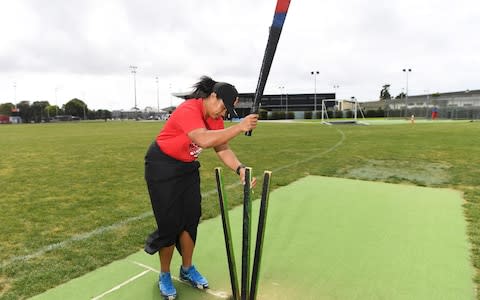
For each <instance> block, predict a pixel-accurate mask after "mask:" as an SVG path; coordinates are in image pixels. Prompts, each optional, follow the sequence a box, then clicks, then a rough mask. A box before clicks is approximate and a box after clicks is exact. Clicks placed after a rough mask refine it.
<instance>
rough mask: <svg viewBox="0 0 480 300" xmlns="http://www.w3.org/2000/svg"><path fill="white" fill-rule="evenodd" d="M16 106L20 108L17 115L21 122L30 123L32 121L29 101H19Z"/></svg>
mask: <svg viewBox="0 0 480 300" xmlns="http://www.w3.org/2000/svg"><path fill="white" fill-rule="evenodd" d="M17 108H18V109H19V110H20V113H19V115H20V118H22V120H23V122H25V123H30V122H31V121H33V111H32V108H31V106H30V101H20V102H19V103H17Z"/></svg>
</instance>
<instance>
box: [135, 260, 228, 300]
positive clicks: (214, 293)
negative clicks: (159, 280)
mask: <svg viewBox="0 0 480 300" xmlns="http://www.w3.org/2000/svg"><path fill="white" fill-rule="evenodd" d="M131 262H132V263H134V264H136V265H137V266H140V267H142V268H145V269H147V271H152V272H155V273H157V274H160V271H158V270H155V269H154V268H152V267H150V266H147V265H145V264H142V263H139V262H137V261H131ZM172 278H173V279H174V280H176V281H178V282H180V283H183V284H185V285H188V286H191V285H190V284H189V283H186V282H184V281H182V280H180V279H179V278H178V277H175V276H172ZM203 290H204V291H205V293H208V294H210V295H212V296H215V297H217V298H221V299H227V298H228V297H229V295H228V294H227V293H226V292H223V291H215V290H212V289H210V288H208V289H203Z"/></svg>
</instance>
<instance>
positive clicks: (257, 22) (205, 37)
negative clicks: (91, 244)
mask: <svg viewBox="0 0 480 300" xmlns="http://www.w3.org/2000/svg"><path fill="white" fill-rule="evenodd" d="M479 3H480V2H478V1H474V0H457V1H453V2H452V1H447V0H403V1H401V0H392V1H384V0H370V1H366V0H343V1H342V0H323V1H315V0H292V2H291V5H290V10H289V13H288V16H287V19H286V22H285V26H284V29H283V32H282V36H281V38H280V43H279V46H278V48H277V53H276V56H275V59H274V62H273V66H272V69H271V72H270V76H269V79H268V83H267V86H266V89H265V93H266V94H270V93H280V90H279V88H278V87H279V86H284V87H285V92H287V93H313V91H314V77H313V76H312V75H311V74H310V71H317V70H318V71H319V72H320V74H319V75H318V76H317V92H319V93H320V92H335V91H336V92H337V98H350V97H351V96H355V97H357V99H359V100H360V101H371V100H376V99H377V98H378V96H379V93H380V89H381V87H382V85H383V84H386V83H388V84H391V94H392V95H397V94H399V93H400V92H401V91H402V88H405V87H406V73H404V72H402V69H404V68H411V69H412V72H411V73H409V74H408V81H409V82H408V84H409V87H408V88H409V94H410V95H414V94H424V93H427V91H428V92H431V93H433V92H447V91H460V90H467V89H480V84H479V82H478V78H479V71H480V58H479V55H478V51H479V49H480V39H478V30H479V29H480V18H478V11H480V9H479V7H480V4H479ZM275 4H276V1H274V0H263V1H258V0H241V1H240V0H205V1H198V0H182V1H159V0H135V1H133V0H130V1H127V0H102V1H95V0H76V1H72V0H49V1H46V0H44V1H41V0H15V1H1V2H0V37H1V38H0V103H5V102H15V100H14V99H15V97H16V102H19V101H22V100H29V101H39V100H48V101H50V103H51V104H58V105H60V106H61V105H63V104H65V103H66V102H67V101H69V100H70V99H72V98H75V97H76V98H80V99H82V100H84V101H85V102H86V103H87V104H88V106H89V108H90V109H102V108H105V109H110V110H112V109H130V108H131V107H133V106H134V92H133V75H132V74H131V73H130V70H129V66H130V65H135V66H138V69H137V104H138V107H140V108H141V109H143V108H144V107H145V106H151V107H154V108H157V85H156V83H155V77H156V76H158V77H159V99H160V104H159V106H160V108H162V107H166V106H169V105H170V103H172V104H174V105H175V104H178V103H179V101H178V100H176V99H175V98H174V97H172V96H170V92H179V91H188V90H190V87H191V86H192V84H193V83H195V82H196V81H197V79H198V78H199V77H200V76H201V75H204V74H205V75H210V76H212V77H213V78H214V79H215V80H221V81H228V82H231V83H233V84H234V85H236V86H237V88H238V90H239V91H240V92H254V89H255V87H256V83H257V77H258V73H259V69H260V65H261V61H262V57H263V52H264V50H265V45H266V40H267V37H268V27H269V26H270V24H271V22H272V18H273V11H274V8H275ZM334 85H339V88H338V89H336V90H335V89H334V88H333V86H334ZM14 86H16V87H14Z"/></svg>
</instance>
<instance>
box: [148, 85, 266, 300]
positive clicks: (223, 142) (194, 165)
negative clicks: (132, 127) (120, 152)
mask: <svg viewBox="0 0 480 300" xmlns="http://www.w3.org/2000/svg"><path fill="white" fill-rule="evenodd" d="M191 98H192V99H189V100H187V101H185V102H183V103H182V104H181V105H179V106H178V107H177V109H175V111H174V112H173V114H172V115H171V116H170V118H169V119H168V121H167V122H166V123H165V126H164V127H163V129H162V130H161V131H160V133H159V134H158V136H157V138H156V140H155V141H154V142H153V143H152V145H151V146H150V148H149V149H148V152H147V154H146V156H145V179H146V181H147V187H148V192H149V195H150V201H151V203H152V208H153V212H154V215H155V220H156V221H157V226H158V229H157V230H156V231H155V232H153V233H152V234H150V235H149V236H148V238H147V241H146V243H145V251H146V252H148V253H150V254H154V253H155V252H157V251H158V252H159V256H160V269H161V272H160V278H159V283H158V285H159V289H160V293H161V294H162V296H163V297H165V298H168V299H174V298H175V297H176V295H177V292H176V289H175V287H174V286H173V284H172V279H171V275H170V262H171V260H172V255H173V252H174V248H175V246H176V247H177V250H178V251H179V253H180V254H181V255H182V266H181V267H180V279H181V280H183V281H187V282H189V283H190V284H191V285H192V286H194V287H197V288H199V289H203V288H208V281H207V280H206V279H205V277H203V276H202V275H201V274H200V273H199V272H198V271H197V270H196V268H195V266H194V265H193V264H192V256H193V251H194V248H195V240H196V237H197V227H198V223H199V220H200V215H201V193H200V176H199V171H198V169H199V167H200V163H199V162H198V161H197V158H198V156H199V155H200V153H201V151H202V150H203V149H206V148H214V149H215V151H216V153H217V155H218V157H219V158H220V160H221V161H222V162H223V163H224V164H225V165H226V166H227V167H229V168H230V169H232V170H234V171H235V172H236V173H237V174H238V175H239V176H240V180H241V181H242V182H244V180H245V166H244V165H243V164H242V163H241V162H240V161H239V160H238V158H237V156H236V155H235V153H234V152H233V151H232V150H231V149H230V147H229V146H228V141H229V140H231V139H233V138H234V137H236V136H237V135H239V134H241V133H243V132H246V131H250V130H252V129H254V128H255V127H256V125H257V120H258V115H256V114H251V115H248V116H246V117H245V118H243V119H242V121H241V122H239V123H237V124H235V125H233V126H230V127H228V128H224V124H223V118H224V117H225V116H226V114H227V112H228V113H229V114H230V115H231V116H234V117H238V115H237V113H236V112H235V109H234V106H235V105H236V104H237V103H238V92H237V90H236V89H235V87H234V86H233V85H231V84H229V83H225V82H216V81H214V80H213V79H211V78H210V77H207V76H203V77H202V78H201V80H200V81H199V82H197V83H196V84H195V85H194V91H193V93H192V95H191ZM255 183H256V182H255V179H253V180H252V187H253V186H255Z"/></svg>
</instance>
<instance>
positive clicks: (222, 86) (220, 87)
mask: <svg viewBox="0 0 480 300" xmlns="http://www.w3.org/2000/svg"><path fill="white" fill-rule="evenodd" d="M213 91H214V92H215V93H216V94H217V98H220V99H222V100H223V104H224V105H225V107H226V108H227V111H228V113H229V114H230V116H231V117H235V118H238V114H237V112H236V111H235V108H234V107H233V103H234V102H235V100H237V97H238V92H237V89H236V88H235V87H234V86H233V85H231V84H230V83H226V82H217V83H215V85H214V86H213Z"/></svg>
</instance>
